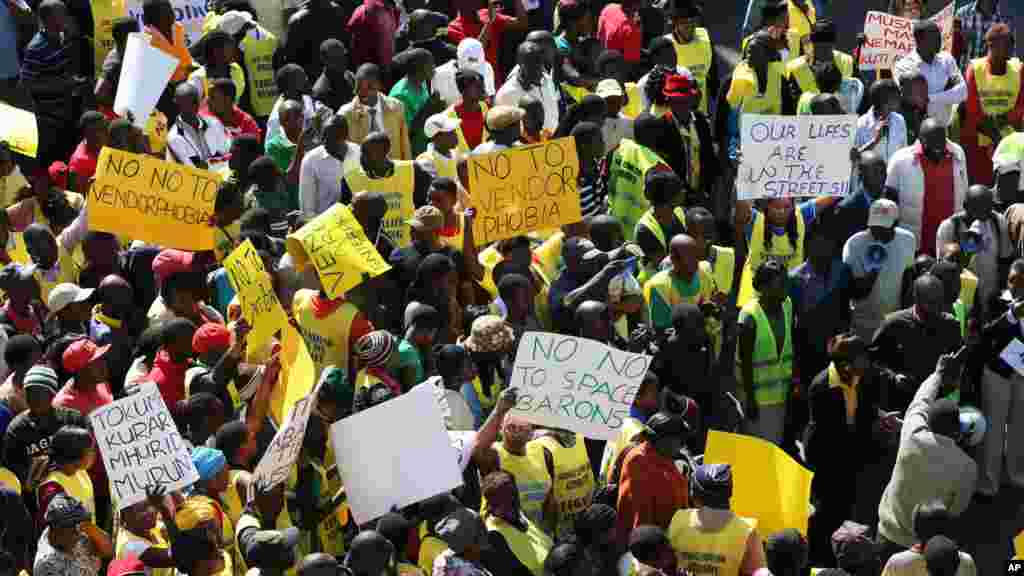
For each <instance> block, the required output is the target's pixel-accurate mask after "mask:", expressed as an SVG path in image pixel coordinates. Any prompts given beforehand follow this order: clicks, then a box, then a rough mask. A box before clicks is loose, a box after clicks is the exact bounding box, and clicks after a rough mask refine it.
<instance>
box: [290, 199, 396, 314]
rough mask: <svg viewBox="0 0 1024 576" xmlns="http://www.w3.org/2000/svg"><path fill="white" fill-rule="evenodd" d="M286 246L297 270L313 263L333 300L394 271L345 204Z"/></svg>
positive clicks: (312, 223) (302, 230)
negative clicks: (374, 278) (389, 271)
mask: <svg viewBox="0 0 1024 576" xmlns="http://www.w3.org/2000/svg"><path fill="white" fill-rule="evenodd" d="M286 243H287V246H288V252H289V253H290V254H291V255H292V258H293V259H294V260H295V266H296V268H298V269H299V270H301V269H303V268H305V267H306V264H307V263H309V262H310V261H312V262H313V266H314V267H315V268H316V272H317V275H318V276H320V283H321V284H323V287H324V291H326V292H327V295H328V296H330V297H331V298H338V297H340V296H342V295H344V294H345V292H348V291H349V290H351V289H352V288H355V287H356V286H358V285H359V284H361V283H363V281H365V280H369V279H370V278H373V277H376V276H380V275H381V274H383V273H385V272H387V271H388V270H390V269H391V266H390V265H389V264H388V263H387V262H385V261H384V259H383V258H381V256H380V253H379V252H377V248H376V247H374V245H373V244H372V243H371V242H370V241H369V240H367V238H366V233H365V232H364V231H363V227H362V226H361V225H360V224H359V221H358V220H356V218H355V216H353V215H352V211H351V210H349V208H348V206H345V205H344V204H335V205H334V206H331V208H330V209H329V210H327V211H326V212H324V213H323V214H320V215H319V216H317V217H316V218H314V219H312V220H310V221H309V222H308V223H306V225H305V226H303V227H302V228H299V229H298V230H296V231H295V233H294V234H291V235H289V236H288V238H287V240H286Z"/></svg>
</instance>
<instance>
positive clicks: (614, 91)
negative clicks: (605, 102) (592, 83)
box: [595, 78, 624, 98]
mask: <svg viewBox="0 0 1024 576" xmlns="http://www.w3.org/2000/svg"><path fill="white" fill-rule="evenodd" d="M595 93H596V94H597V95H598V96H600V97H601V98H608V97H609V96H624V94H623V93H622V86H620V85H619V82H618V81H617V80H615V79H614V78H605V79H604V80H601V81H600V82H598V83H597V90H596V91H595Z"/></svg>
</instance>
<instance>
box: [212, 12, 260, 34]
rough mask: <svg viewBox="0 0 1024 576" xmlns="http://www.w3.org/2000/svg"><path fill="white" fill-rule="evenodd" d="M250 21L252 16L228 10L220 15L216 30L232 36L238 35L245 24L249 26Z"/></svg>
mask: <svg viewBox="0 0 1024 576" xmlns="http://www.w3.org/2000/svg"><path fill="white" fill-rule="evenodd" d="M252 21H253V18H252V14H250V13H248V12H243V11H241V10H230V11H228V12H225V13H224V14H223V15H221V17H220V18H219V19H218V20H217V28H219V29H220V30H221V31H223V32H227V33H228V34H231V35H232V36H234V35H235V34H238V32H239V31H240V30H241V29H242V28H243V27H245V25H246V24H249V23H251V22H252Z"/></svg>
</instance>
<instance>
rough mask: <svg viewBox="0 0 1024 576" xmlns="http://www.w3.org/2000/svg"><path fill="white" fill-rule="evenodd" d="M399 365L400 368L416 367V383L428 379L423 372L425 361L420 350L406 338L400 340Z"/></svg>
mask: <svg viewBox="0 0 1024 576" xmlns="http://www.w3.org/2000/svg"><path fill="white" fill-rule="evenodd" d="M398 366H399V367H400V368H409V367H415V368H416V383H417V384H419V383H420V382H423V381H424V380H425V379H426V374H424V373H423V361H422V360H421V359H420V351H419V350H417V349H416V346H415V345H414V344H413V343H412V342H409V341H408V340H406V339H404V338H403V339H402V340H399V341H398Z"/></svg>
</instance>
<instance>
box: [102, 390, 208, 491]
mask: <svg viewBox="0 0 1024 576" xmlns="http://www.w3.org/2000/svg"><path fill="white" fill-rule="evenodd" d="M89 420H90V421H91V422H92V429H93V434H95V436H96V444H97V446H99V449H100V454H101V455H102V457H103V465H104V466H105V467H106V470H107V476H108V477H109V479H110V495H111V497H112V498H113V500H114V502H115V503H116V506H117V509H118V510H123V509H124V508H126V507H128V506H131V505H132V504H135V503H137V502H141V501H142V500H145V498H146V487H147V486H152V485H160V486H163V487H164V488H166V490H167V492H168V493H169V492H173V491H175V490H180V489H182V488H184V487H186V486H188V485H190V484H192V483H193V482H195V481H196V480H198V479H199V473H198V472H197V471H196V467H195V466H194V465H193V464H192V455H191V454H190V453H189V449H188V446H187V445H186V444H185V441H184V440H183V439H182V437H181V434H180V433H179V432H178V428H177V427H176V426H175V425H174V420H173V419H171V412H170V411H169V410H168V409H167V406H166V405H165V404H164V399H163V397H162V396H161V395H160V389H159V388H157V386H156V384H154V383H153V382H146V383H144V384H142V385H141V386H139V391H138V392H137V393H135V394H132V395H131V396H128V397H126V398H122V399H121V400H118V401H116V402H112V403H110V404H107V405H106V406H103V407H102V408H97V409H96V410H93V412H92V413H91V414H89Z"/></svg>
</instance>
